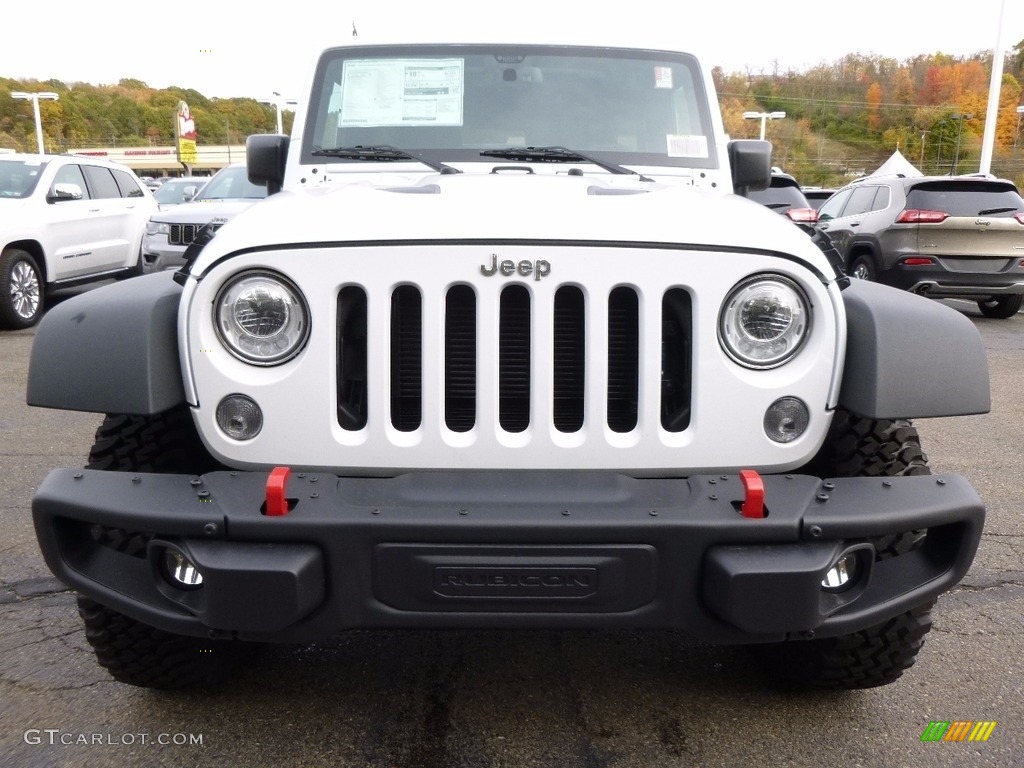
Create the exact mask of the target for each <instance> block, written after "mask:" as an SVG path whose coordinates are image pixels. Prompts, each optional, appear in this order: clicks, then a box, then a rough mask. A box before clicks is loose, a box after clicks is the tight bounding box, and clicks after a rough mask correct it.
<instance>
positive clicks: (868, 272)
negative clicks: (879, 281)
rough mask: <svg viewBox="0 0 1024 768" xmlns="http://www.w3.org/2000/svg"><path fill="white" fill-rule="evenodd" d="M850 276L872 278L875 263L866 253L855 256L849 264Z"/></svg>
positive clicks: (873, 276)
mask: <svg viewBox="0 0 1024 768" xmlns="http://www.w3.org/2000/svg"><path fill="white" fill-rule="evenodd" d="M850 277H856V278H858V279H860V280H874V279H875V263H874V262H873V261H872V260H871V257H870V256H866V255H861V256H857V257H856V258H855V259H854V260H853V262H852V263H851V264H850Z"/></svg>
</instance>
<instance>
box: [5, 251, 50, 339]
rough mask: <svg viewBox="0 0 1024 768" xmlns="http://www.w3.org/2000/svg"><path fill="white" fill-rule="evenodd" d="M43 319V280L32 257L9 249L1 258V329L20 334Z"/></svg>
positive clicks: (24, 252)
mask: <svg viewBox="0 0 1024 768" xmlns="http://www.w3.org/2000/svg"><path fill="white" fill-rule="evenodd" d="M42 315H43V279H42V273H41V272H40V271H39V265H38V264H36V260H35V259H34V258H32V254H30V253H28V252H27V251H23V250H21V249H19V248H8V249H7V250H6V251H4V252H3V254H2V255H0V328H6V329H9V330H19V329H21V328H29V327H31V326H33V325H35V324H36V323H38V322H39V318H40V317H42Z"/></svg>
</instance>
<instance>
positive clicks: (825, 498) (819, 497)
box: [815, 493, 828, 504]
mask: <svg viewBox="0 0 1024 768" xmlns="http://www.w3.org/2000/svg"><path fill="white" fill-rule="evenodd" d="M815 498H816V499H817V500H818V502H819V503H821V504H824V503H825V502H826V501H828V494H827V493H819V494H818V495H817V496H815Z"/></svg>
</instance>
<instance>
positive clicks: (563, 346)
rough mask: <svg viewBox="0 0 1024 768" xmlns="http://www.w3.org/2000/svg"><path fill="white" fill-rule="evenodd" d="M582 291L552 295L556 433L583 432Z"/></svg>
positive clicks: (572, 289)
mask: <svg viewBox="0 0 1024 768" xmlns="http://www.w3.org/2000/svg"><path fill="white" fill-rule="evenodd" d="M585 310H586V307H585V305H584V298H583V291H581V290H580V289H579V288H577V287H575V286H568V285H567V286H562V287H561V288H559V289H558V290H557V291H556V292H555V312H554V354H553V365H554V370H553V385H554V392H553V412H552V419H553V420H554V423H555V429H557V430H558V431H559V432H578V431H579V430H580V429H582V428H583V420H584V405H583V403H584V396H585V387H586V352H587V350H586V320H585Z"/></svg>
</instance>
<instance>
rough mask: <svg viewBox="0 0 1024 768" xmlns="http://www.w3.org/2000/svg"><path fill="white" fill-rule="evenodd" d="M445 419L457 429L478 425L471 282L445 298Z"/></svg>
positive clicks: (466, 429)
mask: <svg viewBox="0 0 1024 768" xmlns="http://www.w3.org/2000/svg"><path fill="white" fill-rule="evenodd" d="M444 421H445V424H446V425H447V426H448V429H450V430H452V431H453V432H468V431H469V430H471V429H472V428H473V426H474V425H475V424H476V294H474V293H473V289H472V288H470V287H469V286H468V285H456V286H454V287H452V288H451V289H450V290H449V291H448V295H447V296H446V297H445V318H444Z"/></svg>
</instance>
